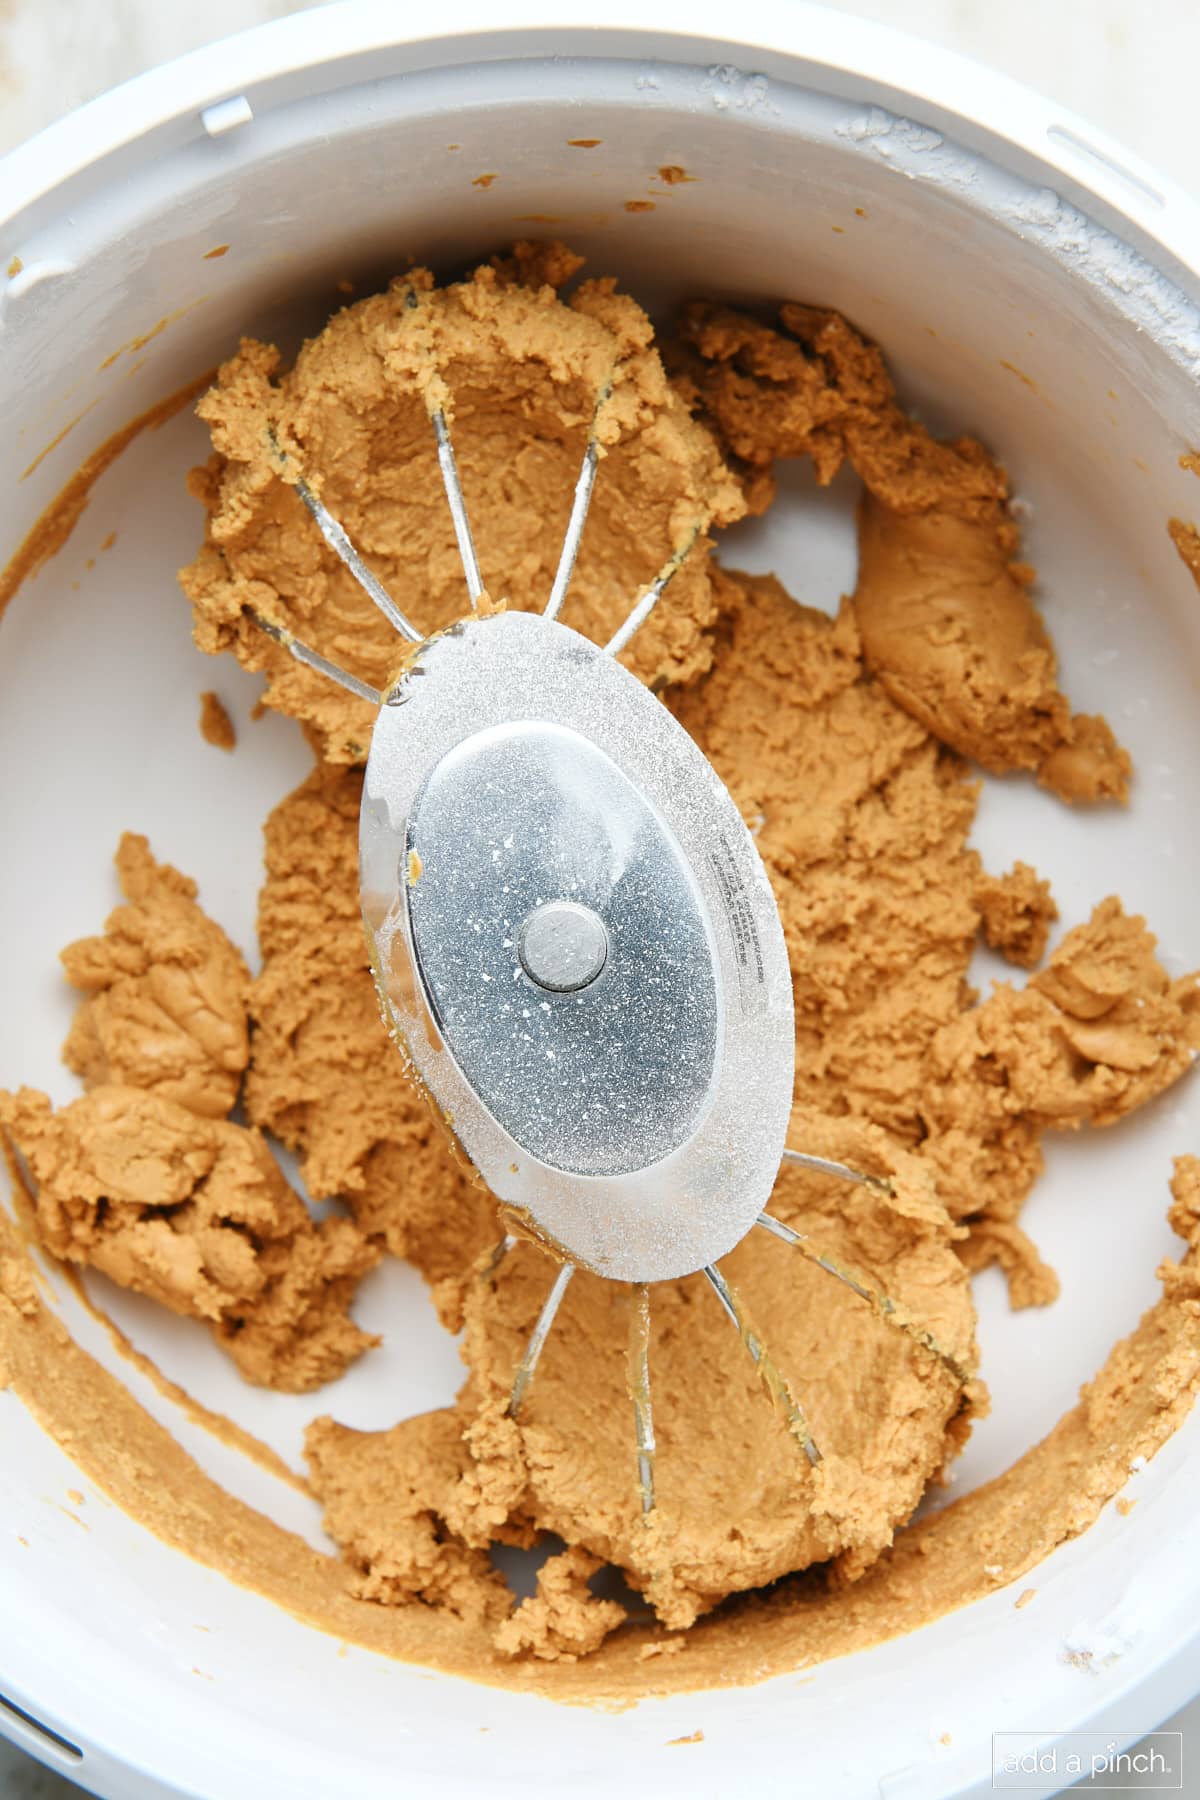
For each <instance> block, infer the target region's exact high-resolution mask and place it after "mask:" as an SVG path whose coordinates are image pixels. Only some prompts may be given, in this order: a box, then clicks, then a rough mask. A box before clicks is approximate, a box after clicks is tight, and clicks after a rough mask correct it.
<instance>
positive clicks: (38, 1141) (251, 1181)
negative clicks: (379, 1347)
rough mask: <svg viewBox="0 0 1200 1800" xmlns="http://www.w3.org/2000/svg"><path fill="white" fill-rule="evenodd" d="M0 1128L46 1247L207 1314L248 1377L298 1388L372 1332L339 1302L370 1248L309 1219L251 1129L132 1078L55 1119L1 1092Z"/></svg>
mask: <svg viewBox="0 0 1200 1800" xmlns="http://www.w3.org/2000/svg"><path fill="white" fill-rule="evenodd" d="M0 1125H2V1126H3V1128H4V1129H5V1131H7V1132H8V1133H9V1134H10V1136H11V1138H12V1140H13V1142H14V1143H15V1145H16V1146H17V1148H18V1150H19V1151H20V1152H21V1154H22V1155H23V1156H24V1157H25V1159H26V1161H27V1163H28V1165H29V1168H30V1172H31V1173H32V1175H33V1178H34V1182H35V1184H36V1200H35V1223H36V1227H37V1231H38V1235H39V1237H40V1239H41V1241H42V1243H43V1244H44V1245H45V1246H46V1248H47V1249H48V1250H50V1251H51V1252H52V1253H53V1254H54V1255H55V1256H57V1257H60V1258H62V1259H64V1260H65V1261H67V1262H71V1263H76V1264H86V1265H88V1266H89V1267H91V1268H94V1269H99V1270H100V1271H101V1272H102V1273H103V1274H105V1275H107V1276H109V1278H110V1279H111V1280H113V1281H115V1282H117V1283H119V1284H120V1286H122V1287H128V1288H133V1289H135V1290H136V1291H137V1292H138V1293H142V1294H148V1295H149V1296H150V1298H151V1299H153V1300H157V1301H158V1302H159V1304H160V1305H163V1306H166V1307H169V1308H170V1310H171V1311H172V1312H177V1313H183V1314H185V1315H186V1316H189V1317H191V1318H196V1319H203V1320H206V1321H207V1322H208V1323H210V1324H211V1325H212V1327H213V1331H214V1335H215V1337H216V1339H217V1341H218V1342H219V1343H220V1344H221V1345H222V1346H223V1347H224V1348H225V1349H226V1350H228V1351H229V1354H230V1355H231V1356H232V1357H233V1360H234V1362H235V1363H236V1364H237V1366H238V1368H239V1369H240V1370H241V1372H242V1374H243V1375H244V1376H245V1378H246V1379H247V1381H252V1382H254V1383H255V1384H257V1385H260V1386H266V1387H275V1388H281V1389H283V1390H284V1391H285V1392H288V1393H303V1392H305V1391H307V1390H308V1389H309V1388H313V1387H319V1386H320V1385H321V1384H322V1383H323V1382H326V1381H330V1380H332V1379H333V1378H334V1377H335V1376H337V1375H340V1374H341V1373H342V1372H343V1371H344V1370H345V1369H346V1368H347V1367H348V1365H349V1364H350V1363H352V1362H353V1361H354V1360H355V1358H356V1357H358V1356H360V1355H361V1354H362V1352H363V1351H364V1350H366V1349H368V1348H369V1347H370V1345H371V1344H373V1343H376V1342H378V1340H377V1339H375V1338H372V1337H369V1336H368V1335H367V1334H366V1333H365V1332H362V1331H360V1330H359V1329H358V1327H357V1326H356V1325H354V1324H353V1323H352V1321H351V1320H350V1319H349V1317H348V1316H347V1311H346V1309H347V1307H348V1305H349V1302H350V1300H351V1298H352V1296H353V1293H354V1289H355V1287H356V1286H357V1283H358V1280H359V1278H360V1276H362V1275H363V1274H365V1272H366V1271H367V1270H368V1269H369V1268H372V1267H373V1266H374V1264H375V1263H376V1262H377V1261H378V1260H379V1256H378V1251H376V1250H375V1249H373V1248H372V1246H371V1245H369V1244H368V1243H367V1242H366V1241H365V1239H364V1238H363V1237H362V1234H361V1233H360V1232H359V1231H358V1230H357V1228H356V1227H355V1226H354V1225H353V1224H351V1222H350V1221H349V1220H348V1219H325V1220H323V1221H322V1222H321V1224H319V1225H314V1223H313V1221H312V1220H311V1218H310V1217H309V1214H308V1211H307V1209H306V1208H305V1206H304V1204H303V1202H302V1201H301V1200H300V1199H299V1198H298V1197H297V1196H296V1195H295V1194H294V1193H293V1192H292V1190H291V1189H290V1188H289V1187H288V1185H287V1182H286V1181H285V1180H284V1178H283V1176H282V1174H281V1173H280V1171H279V1168H278V1165H277V1164H276V1162H275V1160H274V1158H273V1157H272V1155H271V1153H270V1151H269V1150H268V1148H267V1146H266V1144H265V1143H264V1142H263V1140H262V1138H261V1136H260V1135H259V1133H258V1132H256V1131H244V1130H242V1129H241V1128H240V1127H239V1126H237V1125H231V1124H228V1123H227V1122H226V1121H224V1120H216V1119H206V1118H201V1117H198V1116H197V1115H196V1114H195V1113H190V1112H188V1111H187V1110H186V1108H184V1107H182V1106H177V1105H176V1104H175V1102H174V1101H173V1100H167V1099H164V1098H162V1097H161V1096H160V1095H158V1094H155V1093H145V1092H142V1091H141V1090H139V1089H137V1088H132V1087H97V1088H95V1089H94V1090H93V1091H92V1092H91V1093H90V1094H86V1095H84V1096H83V1097H82V1098H81V1099H79V1100H75V1101H72V1102H71V1104H70V1105H69V1106H66V1107H64V1108H63V1109H62V1110H61V1111H60V1112H57V1113H56V1112H54V1111H53V1110H52V1108H51V1105H50V1102H49V1100H48V1099H47V1098H46V1096H45V1095H44V1094H39V1093H36V1092H34V1091H33V1090H32V1089H30V1088H22V1089H21V1090H20V1092H19V1093H17V1094H15V1095H14V1094H2V1093H0Z"/></svg>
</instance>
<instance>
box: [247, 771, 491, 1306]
mask: <svg viewBox="0 0 1200 1800" xmlns="http://www.w3.org/2000/svg"><path fill="white" fill-rule="evenodd" d="M361 792H362V776H361V774H360V773H359V771H357V770H355V769H338V768H318V769H316V770H314V771H313V773H312V775H311V776H310V777H309V779H308V780H307V781H306V782H305V783H304V784H303V786H301V787H299V788H298V789H297V790H296V792H295V793H293V794H291V795H290V796H289V797H288V798H287V799H286V800H284V801H282V802H281V803H280V805H279V806H277V807H276V809H275V811H274V812H273V813H272V814H271V816H270V818H269V819H268V820H267V823H266V828H265V840H266V841H265V861H266V879H265V881H264V883H263V887H262V890H261V893H260V895H259V906H258V931H259V942H260V945H261V948H262V954H263V970H262V974H261V975H260V976H259V977H258V979H257V980H256V981H255V983H254V987H253V990H252V993H251V997H250V1010H251V1014H252V1017H253V1021H254V1031H253V1048H252V1061H251V1067H250V1072H249V1075H248V1077H247V1081H246V1095H245V1104H246V1111H247V1113H248V1115H249V1117H250V1118H251V1120H252V1121H253V1122H254V1123H255V1124H257V1125H260V1126H262V1127H263V1129H264V1130H268V1131H270V1132H272V1133H274V1135H275V1136H276V1137H278V1138H280V1139H281V1140H282V1141H283V1142H284V1143H285V1144H287V1145H288V1147H289V1148H290V1149H293V1150H296V1151H297V1152H298V1153H299V1155H300V1157H301V1159H302V1165H303V1172H304V1180H305V1185H306V1186H307V1188H308V1191H309V1193H310V1194H311V1195H312V1196H313V1198H314V1199H324V1198H328V1197H330V1196H333V1195H339V1196H341V1197H342V1198H343V1199H344V1200H345V1201H346V1202H347V1203H348V1204H349V1205H350V1207H351V1208H352V1209H353V1212H354V1216H355V1218H356V1219H357V1220H358V1223H359V1225H360V1226H361V1227H362V1229H363V1230H364V1231H365V1232H366V1233H368V1234H369V1236H371V1237H372V1238H373V1239H376V1240H379V1241H381V1242H382V1243H383V1244H385V1245H386V1247H387V1249H388V1251H389V1252H390V1253H391V1254H392V1255H393V1256H402V1257H406V1258H407V1259H408V1260H409V1261H410V1262H413V1263H415V1265H416V1266H417V1268H419V1269H420V1270H421V1273H422V1274H423V1275H424V1276H425V1277H426V1279H427V1280H429V1281H430V1282H432V1283H434V1284H435V1287H434V1294H435V1298H436V1299H437V1301H438V1303H439V1305H440V1307H441V1310H442V1316H443V1321H444V1323H445V1324H446V1325H447V1326H448V1327H449V1329H451V1330H457V1329H458V1327H459V1325H460V1324H461V1284H462V1279H463V1276H464V1273H465V1271H466V1270H467V1269H468V1268H469V1267H470V1265H471V1264H472V1262H473V1261H474V1260H475V1257H476V1256H477V1255H478V1254H479V1252H480V1251H481V1250H483V1249H484V1248H485V1247H487V1246H490V1245H492V1244H494V1243H495V1242H496V1240H497V1238H498V1236H499V1230H500V1228H499V1224H498V1222H497V1218H496V1206H495V1201H494V1200H493V1198H492V1196H491V1195H490V1194H489V1193H488V1191H487V1189H486V1188H484V1187H483V1186H481V1185H480V1183H479V1181H478V1179H477V1177H475V1176H474V1174H473V1173H471V1172H467V1171H466V1170H465V1169H463V1168H460V1167H459V1166H458V1165H457V1164H456V1163H455V1162H454V1160H453V1159H452V1157H451V1155H450V1152H449V1147H448V1140H447V1136H446V1132H445V1130H444V1128H443V1126H442V1125H441V1123H440V1121H439V1120H437V1119H436V1118H435V1116H434V1114H433V1113H432V1111H431V1110H430V1108H429V1106H428V1105H427V1103H426V1101H425V1100H424V1098H423V1097H422V1095H421V1094H420V1092H419V1091H418V1090H417V1089H416V1088H415V1087H414V1086H413V1084H412V1083H411V1082H410V1081H409V1079H408V1078H407V1076H406V1075H405V1072H404V1067H403V1065H402V1063H401V1060H400V1057H399V1055H398V1054H397V1052H396V1049H395V1046H394V1045H393V1044H392V1043H391V1042H390V1041H389V1039H388V1037H387V1034H386V1032H385V1031H384V1028H383V1024H382V1022H381V1019H380V1014H379V1000H378V997H377V995H376V992H375V984H374V982H373V980H372V978H371V973H370V968H369V965H368V962H367V949H366V943H365V940H364V937H363V926H362V916H361V912H360V908H359V893H358V807H359V799H360V796H361Z"/></svg>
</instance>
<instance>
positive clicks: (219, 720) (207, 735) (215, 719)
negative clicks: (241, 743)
mask: <svg viewBox="0 0 1200 1800" xmlns="http://www.w3.org/2000/svg"><path fill="white" fill-rule="evenodd" d="M200 736H201V737H202V738H203V739H204V741H205V743H206V744H211V745H212V747H213V749H214V750H234V749H236V748H237V731H236V730H235V729H234V723H233V720H232V719H231V718H230V716H229V713H228V710H227V708H226V706H225V703H224V701H223V700H222V699H221V697H220V695H219V694H214V693H212V692H211V691H210V692H207V693H203V694H201V696H200Z"/></svg>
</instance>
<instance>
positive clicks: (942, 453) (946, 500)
mask: <svg viewBox="0 0 1200 1800" xmlns="http://www.w3.org/2000/svg"><path fill="white" fill-rule="evenodd" d="M780 325H781V329H774V328H772V327H769V326H766V325H762V324H760V323H759V322H758V321H757V320H755V319H752V318H750V317H749V316H748V315H746V314H743V313H738V312H735V311H734V310H733V309H732V308H730V307H727V306H720V305H716V304H713V303H709V302H706V301H699V302H696V303H695V304H694V305H692V306H690V307H688V308H687V309H686V310H685V313H684V316H683V319H682V321H681V327H680V339H681V343H680V348H679V350H678V352H677V354H676V357H675V367H676V370H677V374H678V377H679V379H680V382H681V387H682V390H683V391H684V393H685V394H686V395H688V396H689V397H690V398H691V399H692V400H693V402H695V403H696V404H698V405H699V406H700V407H701V408H702V409H703V411H704V413H705V414H706V416H708V417H709V418H711V419H712V420H713V422H714V423H715V425H716V427H717V429H718V430H719V432H720V434H721V436H722V438H723V440H724V442H725V443H726V444H727V445H728V446H729V449H730V451H731V452H732V454H733V455H734V457H735V458H737V459H738V460H739V461H740V462H741V463H742V464H744V465H745V467H746V470H747V476H748V480H747V491H748V496H749V499H750V503H751V505H752V506H754V507H755V508H756V509H759V508H761V507H762V506H764V505H765V504H766V502H767V500H768V498H769V496H770V492H771V487H770V468H771V465H772V463H773V462H774V461H775V460H776V458H778V457H781V456H809V457H811V458H812V460H813V463H814V466H815V468H816V473H817V479H818V481H819V482H821V483H827V482H829V481H832V479H833V477H834V475H836V473H837V472H838V470H839V468H840V467H841V466H842V463H843V462H849V463H850V464H851V465H852V466H853V467H854V469H855V470H856V471H857V473H858V474H859V475H860V476H861V478H862V481H863V484H864V488H865V492H864V495H863V500H862V508H861V516H860V520H859V572H858V583H857V586H856V589H855V602H856V610H857V614H858V623H859V629H860V630H861V632H862V643H863V651H864V655H865V657H866V660H867V664H868V666H869V667H870V668H871V669H872V670H873V671H874V673H875V674H876V675H877V676H878V677H879V679H880V681H881V682H882V684H883V685H884V687H886V688H887V690H888V692H889V693H890V694H891V695H892V697H893V698H894V699H895V700H896V701H898V703H899V704H900V705H901V706H903V707H904V708H905V710H906V711H908V712H910V713H911V714H912V716H913V717H914V718H915V719H917V720H919V721H920V723H921V724H922V725H924V726H925V728H926V729H927V730H928V731H930V732H932V733H933V734H934V735H935V736H936V737H938V738H940V739H941V740H942V742H943V743H946V744H949V745H950V746H951V747H952V748H953V749H955V750H958V751H960V752H961V753H962V754H963V755H964V756H969V757H972V758H973V759H974V760H975V761H976V762H979V763H982V765H983V766H984V768H985V769H990V770H992V771H993V772H995V773H1003V772H1004V771H1006V770H1009V769H1034V770H1036V771H1037V772H1038V779H1039V780H1040V781H1041V782H1042V783H1043V785H1044V786H1046V787H1049V788H1052V789H1053V790H1054V792H1055V793H1057V794H1059V795H1060V796H1061V797H1062V798H1063V799H1065V800H1072V801H1097V800H1117V801H1122V802H1123V801H1124V800H1125V799H1126V797H1127V793H1128V786H1129V777H1130V762H1129V758H1128V756H1127V755H1126V753H1125V752H1124V751H1123V750H1121V749H1120V748H1119V746H1118V745H1117V742H1116V740H1115V738H1114V737H1113V735H1112V732H1111V731H1110V730H1109V728H1108V726H1107V724H1106V723H1105V721H1104V720H1103V719H1099V718H1092V717H1087V716H1082V715H1081V716H1079V717H1077V718H1073V717H1072V716H1071V712H1070V709H1069V707H1068V704H1067V701H1066V699H1065V698H1064V696H1063V694H1062V693H1061V692H1060V690H1059V687H1058V681H1057V665H1056V659H1055V655H1054V649H1053V646H1052V644H1051V642H1050V638H1049V636H1048V634H1047V632H1046V629H1045V627H1044V626H1043V624H1042V622H1041V619H1040V618H1039V616H1038V613H1037V610H1036V608H1035V607H1034V605H1033V603H1032V601H1031V600H1030V598H1029V586H1030V583H1031V582H1032V580H1033V571H1032V570H1031V569H1029V567H1028V566H1027V565H1026V564H1023V563H1021V562H1019V561H1018V560H1017V557H1018V553H1019V548H1020V542H1019V532H1018V530H1017V526H1016V523H1015V522H1014V520H1013V518H1012V515H1011V513H1010V511H1009V508H1008V480H1007V477H1006V475H1005V473H1004V471H1003V469H1002V468H1000V466H999V464H998V463H996V462H995V461H994V460H993V459H992V458H991V457H990V456H989V455H988V453H987V451H986V450H985V449H984V448H983V446H982V445H981V444H979V443H977V442H976V441H975V440H974V439H973V438H968V437H960V438H956V439H955V440H954V441H953V442H952V443H940V442H938V440H937V439H935V438H933V437H932V436H931V435H930V433H929V432H928V431H926V430H925V428H924V426H922V425H919V424H918V423H917V422H916V421H915V420H913V419H911V418H910V417H909V416H908V415H907V414H906V413H905V412H904V411H903V410H902V408H901V407H900V405H899V403H898V401H897V399H896V395H895V390H894V388H893V386H892V382H891V378H890V376H889V375H888V372H887V368H886V366H885V364H884V360H883V357H882V354H881V353H880V351H879V349H878V347H877V346H876V345H874V344H872V343H870V342H869V341H868V340H867V339H866V338H864V337H863V336H861V334H860V333H858V332H857V331H855V330H854V328H853V327H852V326H851V325H849V324H847V322H846V320H845V319H843V318H841V317H840V315H839V314H837V313H834V312H829V311H826V310H824V309H822V308H819V307H811V306H799V305H794V304H789V305H785V306H783V307H782V308H781V309H780Z"/></svg>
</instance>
